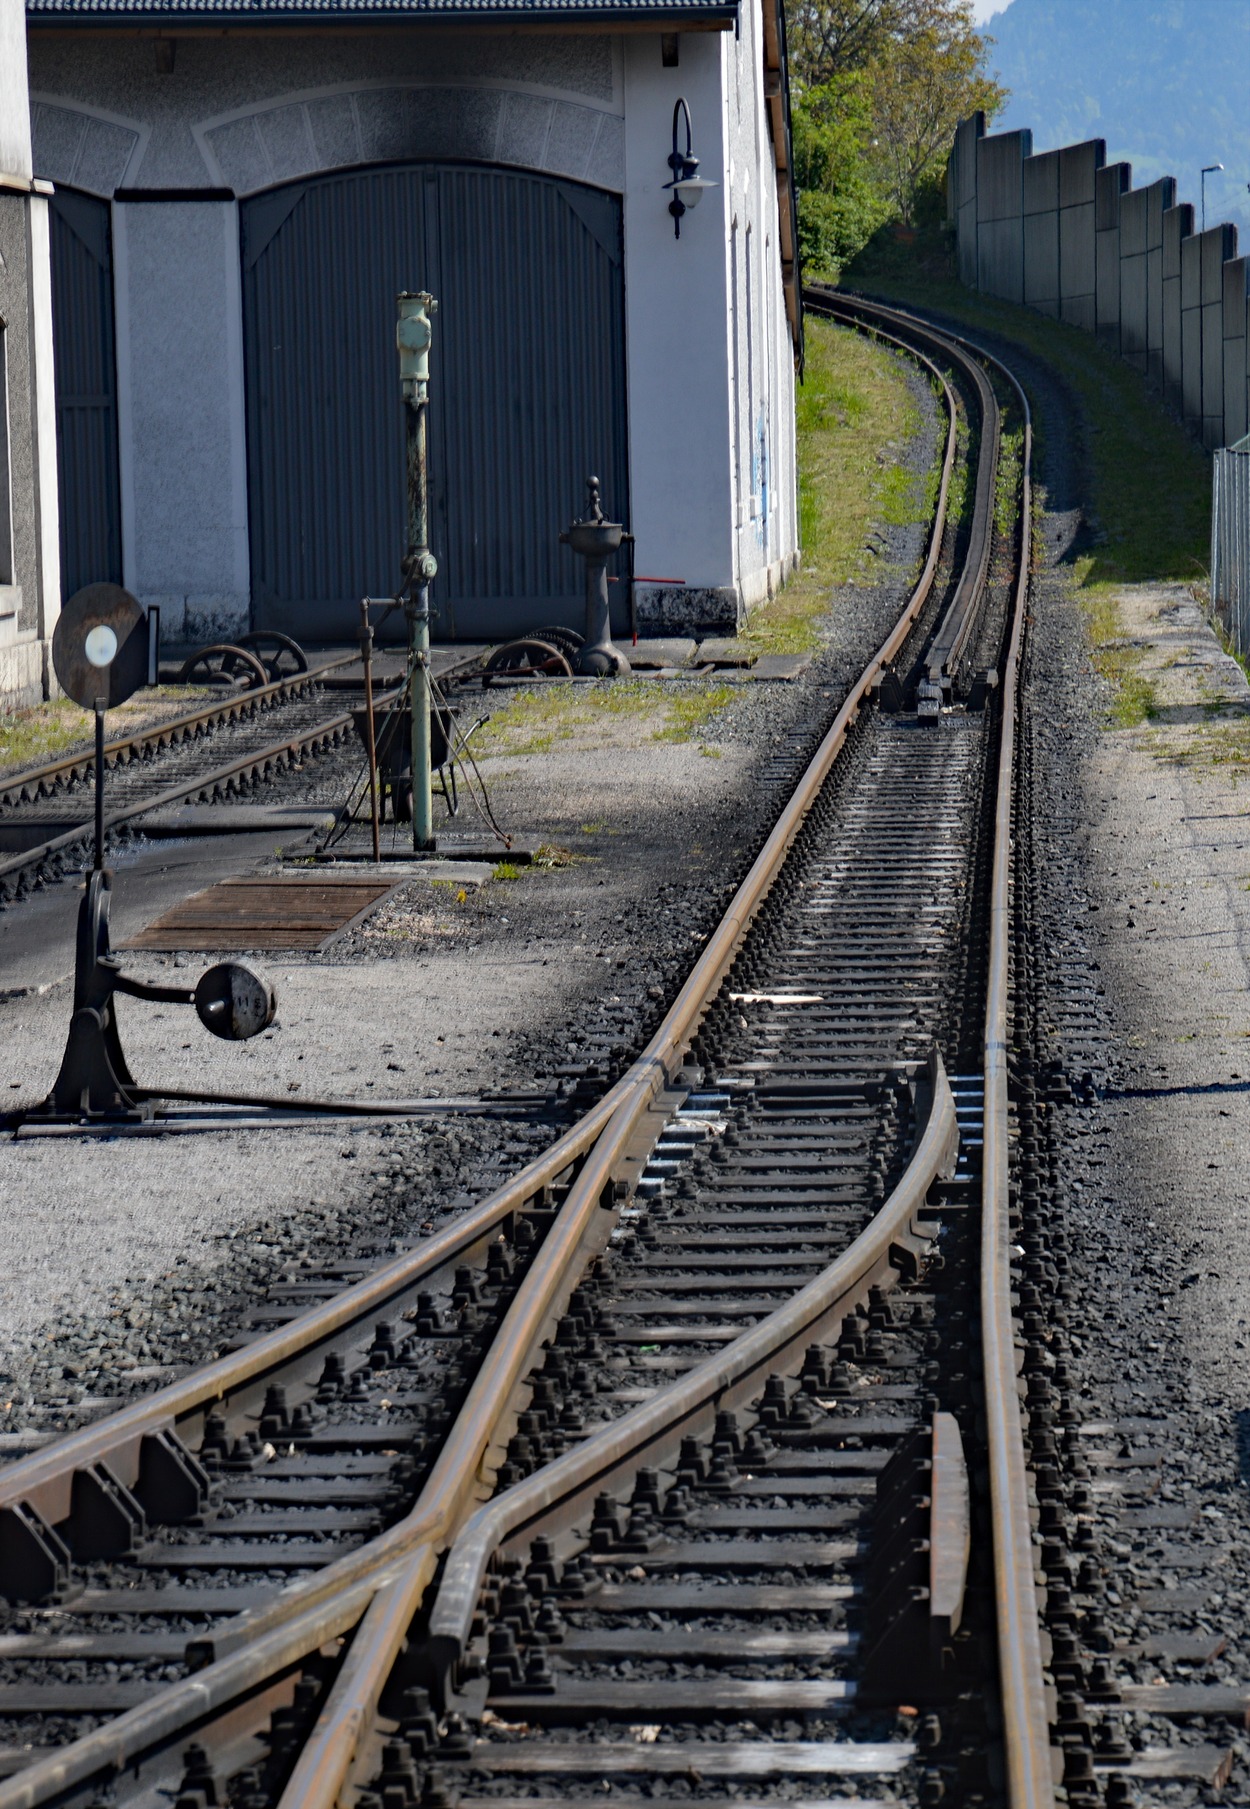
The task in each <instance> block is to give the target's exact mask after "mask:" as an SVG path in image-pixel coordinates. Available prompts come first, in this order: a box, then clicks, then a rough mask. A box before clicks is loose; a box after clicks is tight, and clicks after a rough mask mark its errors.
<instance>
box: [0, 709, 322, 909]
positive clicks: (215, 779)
mask: <svg viewBox="0 0 1250 1809" xmlns="http://www.w3.org/2000/svg"><path fill="white" fill-rule="evenodd" d="M352 726H353V725H352V719H351V715H350V713H344V714H343V715H341V716H334V717H331V718H329V719H328V720H327V721H325V722H319V723H316V724H315V725H314V726H313V727H312V728H311V729H307V730H306V731H305V732H304V733H303V734H302V735H294V736H291V737H290V738H289V739H288V740H286V741H275V742H273V743H272V744H271V745H270V746H269V747H264V748H258V749H257V750H256V751H255V752H254V753H251V754H248V755H246V756H245V757H244V758H243V759H240V760H234V761H232V762H231V763H230V765H229V766H219V767H217V768H216V769H215V770H214V771H213V772H211V773H201V774H200V775H199V776H198V777H197V778H194V779H188V780H187V781H186V782H185V783H184V784H181V785H175V786H172V787H170V788H169V789H167V790H165V791H162V792H158V793H157V794H156V796H155V797H153V798H142V799H140V800H139V801H138V802H137V803H135V804H128V805H126V807H125V808H124V809H122V810H115V811H113V812H112V813H111V814H108V815H106V816H105V819H104V827H105V829H106V830H109V829H116V828H118V827H120V825H121V824H123V823H132V822H134V820H135V818H136V817H142V816H146V815H147V813H148V812H149V811H150V810H163V809H164V807H165V806H166V805H167V804H177V803H179V802H180V800H181V799H183V798H188V797H191V796H193V795H194V794H195V793H196V792H200V791H209V790H211V789H213V788H214V787H216V786H218V785H224V784H225V783H226V782H227V780H229V779H233V778H235V777H236V776H237V775H238V774H239V773H243V772H246V771H247V770H248V768H249V767H253V768H255V767H259V766H263V765H265V763H266V762H267V761H271V760H281V759H285V758H286V757H287V756H290V757H292V758H295V757H297V756H298V755H300V754H303V753H306V752H307V750H308V749H309V748H311V747H314V746H315V745H316V744H317V743H318V742H319V741H324V740H325V739H326V738H327V737H328V736H330V735H338V734H341V733H343V732H344V731H345V730H346V729H349V728H351V727H352ZM90 827H91V826H90V824H89V823H75V824H74V826H73V828H71V829H67V830H65V831H64V832H63V833H62V834H61V835H58V836H53V837H52V838H51V839H50V840H49V841H46V842H40V843H39V845H38V846H37V847H35V848H28V849H27V850H26V851H25V853H24V854H15V855H13V856H11V858H10V859H9V860H7V861H0V880H3V879H7V878H8V876H9V874H11V873H19V872H21V871H22V869H23V868H26V867H34V866H37V865H38V863H39V862H40V861H41V860H46V859H47V858H48V856H49V855H50V854H56V853H58V852H59V851H60V850H61V849H62V848H72V847H73V846H74V844H75V843H76V842H81V841H83V840H84V838H85V837H86V835H87V834H88V833H89V832H90Z"/></svg>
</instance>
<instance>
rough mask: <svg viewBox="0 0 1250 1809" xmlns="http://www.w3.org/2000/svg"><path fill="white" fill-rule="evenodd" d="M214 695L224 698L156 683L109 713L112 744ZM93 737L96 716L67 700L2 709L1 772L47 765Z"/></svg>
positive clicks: (194, 688)
mask: <svg viewBox="0 0 1250 1809" xmlns="http://www.w3.org/2000/svg"><path fill="white" fill-rule="evenodd" d="M215 695H220V694H219V693H215V692H212V691H208V690H204V689H202V688H201V687H200V686H198V685H155V686H153V688H152V689H151V690H146V689H145V690H143V691H141V692H140V693H139V695H138V696H137V697H132V698H131V699H130V701H129V702H128V703H124V704H120V705H119V706H118V707H117V709H115V710H110V711H109V713H108V716H107V718H106V719H105V724H104V732H105V735H106V737H107V739H108V740H109V741H118V740H120V739H121V738H122V736H124V735H127V734H137V733H138V731H139V730H140V729H141V728H144V727H147V726H149V725H151V724H154V723H158V722H161V721H164V720H166V719H167V718H169V717H171V716H183V715H185V714H186V713H187V712H188V711H190V710H194V709H195V708H196V706H197V705H198V704H202V703H204V702H206V701H208V700H209V699H210V698H211V697H213V696H215ZM94 734H95V727H94V720H93V717H92V713H91V712H90V711H89V710H83V709H81V708H80V707H79V706H78V705H77V704H76V703H71V702H70V700H69V698H68V697H57V698H54V699H53V700H52V702H51V703H42V704H34V705H32V707H31V708H30V709H27V710H10V711H0V769H4V770H8V771H13V770H16V769H20V768H22V767H28V766H45V765H47V764H48V763H49V762H51V761H53V760H57V759H59V758H60V757H61V756H62V755H64V754H67V753H69V751H70V750H71V749H72V748H78V747H83V748H86V747H88V746H89V745H90V743H91V740H92V737H93V736H94Z"/></svg>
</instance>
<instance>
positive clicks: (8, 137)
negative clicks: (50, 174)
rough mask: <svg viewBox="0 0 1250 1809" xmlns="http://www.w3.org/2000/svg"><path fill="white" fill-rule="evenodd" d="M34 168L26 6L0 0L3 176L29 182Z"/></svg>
mask: <svg viewBox="0 0 1250 1809" xmlns="http://www.w3.org/2000/svg"><path fill="white" fill-rule="evenodd" d="M32 172H33V165H32V163H31V155H30V105H29V100H28V90H27V81H26V7H25V5H24V3H23V0H0V176H20V177H23V178H24V179H25V180H26V181H27V182H29V181H30V178H31V175H32Z"/></svg>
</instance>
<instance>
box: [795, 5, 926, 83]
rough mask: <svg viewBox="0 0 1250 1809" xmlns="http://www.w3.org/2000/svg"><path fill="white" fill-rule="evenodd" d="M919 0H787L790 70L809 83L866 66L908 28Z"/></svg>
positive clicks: (850, 72) (828, 78)
mask: <svg viewBox="0 0 1250 1809" xmlns="http://www.w3.org/2000/svg"><path fill="white" fill-rule="evenodd" d="M916 4H917V0H788V4H787V6H786V37H787V39H788V42H789V51H790V70H791V73H792V74H793V76H794V79H795V81H796V82H797V83H799V84H800V85H801V86H802V87H804V88H818V87H822V86H823V85H825V84H826V83H828V82H832V81H836V80H837V79H838V78H839V77H841V76H846V75H850V74H852V73H853V72H854V71H856V70H859V69H863V68H865V67H866V66H867V65H868V64H869V63H871V62H872V61H873V59H874V58H875V57H876V56H877V55H878V54H879V53H880V51H881V50H882V48H883V47H884V46H885V44H886V43H887V42H888V41H889V39H890V38H891V37H892V36H895V35H897V34H899V33H903V32H906V31H907V29H908V21H909V19H910V17H911V15H912V13H913V12H914V11H915V10H916Z"/></svg>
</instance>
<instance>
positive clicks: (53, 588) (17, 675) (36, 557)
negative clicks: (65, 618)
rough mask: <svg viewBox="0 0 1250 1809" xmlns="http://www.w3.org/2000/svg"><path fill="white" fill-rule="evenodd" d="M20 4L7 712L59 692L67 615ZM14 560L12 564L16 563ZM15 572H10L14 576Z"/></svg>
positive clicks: (11, 157) (6, 111) (4, 234)
mask: <svg viewBox="0 0 1250 1809" xmlns="http://www.w3.org/2000/svg"><path fill="white" fill-rule="evenodd" d="M32 171H33V158H32V154H31V134H30V107H29V100H28V82H27V67H26V11H25V7H24V5H23V3H22V0H0V329H2V340H0V351H2V353H3V357H4V366H5V369H4V378H5V381H4V384H3V386H2V388H3V392H4V396H5V400H6V401H7V407H4V408H0V434H4V435H5V436H6V455H7V456H6V459H5V461H4V463H5V467H6V468H7V477H6V478H4V479H3V481H5V482H6V486H7V492H8V493H7V495H6V497H5V498H4V499H3V507H2V508H0V515H2V516H3V518H4V521H5V524H6V526H7V528H8V531H9V545H8V546H7V547H6V549H5V552H6V558H5V569H4V573H3V576H4V577H5V578H7V579H9V580H10V581H9V582H4V583H0V703H4V704H9V705H12V704H18V703H34V702H36V701H38V700H39V699H40V698H42V697H45V696H47V695H49V694H50V691H51V690H52V689H54V688H55V679H54V678H53V676H52V670H51V662H50V659H49V646H48V643H49V639H50V637H51V634H52V630H53V628H54V627H55V626H56V619H57V616H58V614H59V613H60V558H59V550H58V538H57V532H58V517H57V481H56V415H55V405H54V395H53V386H52V293H51V280H50V265H49V261H48V204H47V199H46V185H42V184H36V183H34V181H33V180H32ZM10 554H11V561H10V557H9V555H10ZM10 563H11V566H12V569H11V571H10V570H9V566H10Z"/></svg>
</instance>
